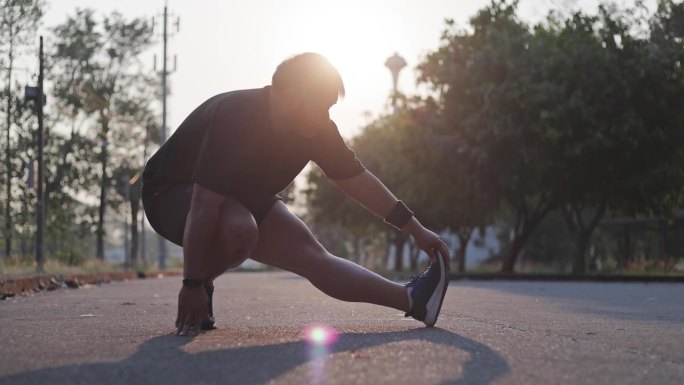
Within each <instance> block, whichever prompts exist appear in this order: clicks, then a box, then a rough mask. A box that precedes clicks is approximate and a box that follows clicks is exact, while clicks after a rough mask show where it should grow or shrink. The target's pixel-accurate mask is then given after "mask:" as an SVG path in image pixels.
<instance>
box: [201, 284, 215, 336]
mask: <svg viewBox="0 0 684 385" xmlns="http://www.w3.org/2000/svg"><path fill="white" fill-rule="evenodd" d="M204 289H205V290H206V291H207V296H208V297H209V313H208V314H207V318H205V319H203V320H202V325H201V329H202V330H213V329H216V326H215V324H216V321H215V320H214V309H213V305H212V297H213V296H214V285H213V284H212V285H211V286H205V287H204Z"/></svg>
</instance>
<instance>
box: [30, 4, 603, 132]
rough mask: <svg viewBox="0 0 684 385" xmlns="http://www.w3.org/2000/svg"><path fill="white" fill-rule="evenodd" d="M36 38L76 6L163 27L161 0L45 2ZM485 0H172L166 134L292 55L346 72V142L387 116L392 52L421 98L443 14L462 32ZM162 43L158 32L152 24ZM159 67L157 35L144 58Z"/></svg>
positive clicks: (407, 87) (539, 11) (339, 112)
mask: <svg viewBox="0 0 684 385" xmlns="http://www.w3.org/2000/svg"><path fill="white" fill-rule="evenodd" d="M48 4H49V6H48V10H47V14H46V15H45V18H44V26H43V28H42V32H43V33H45V34H46V44H50V39H49V38H47V36H49V33H47V31H48V30H49V27H52V26H55V25H57V24H60V23H62V22H64V21H65V20H66V17H67V15H71V14H73V13H74V10H75V9H76V8H77V7H80V8H92V9H95V10H96V13H98V14H101V15H104V14H108V13H110V12H112V11H115V10H116V11H119V12H121V13H122V14H123V15H124V16H126V17H127V18H133V17H145V18H150V19H152V18H153V17H154V18H156V25H157V27H160V26H161V20H162V18H161V14H162V13H163V9H164V4H165V3H164V1H163V0H155V1H152V0H118V1H111V0H107V1H105V0H48ZM487 4H489V1H486V0H471V1H457V0H345V1H339V0H338V1H329V0H287V1H284V0H252V1H224V0H194V1H189V0H169V1H168V9H169V13H170V14H172V17H171V18H170V19H169V20H170V21H175V20H176V18H180V30H179V31H178V32H175V29H174V28H170V30H172V31H174V35H173V36H172V37H171V38H170V39H169V44H168V50H169V54H170V59H169V64H170V65H171V67H173V56H174V55H175V56H177V64H178V66H177V68H176V71H175V72H173V73H172V74H171V75H170V77H169V81H170V85H171V94H170V96H169V99H168V103H169V104H168V108H169V114H168V129H167V132H169V133H171V132H173V130H174V129H175V127H176V126H177V125H178V124H180V123H181V122H182V120H183V119H184V118H185V116H187V115H188V114H189V113H190V112H191V111H192V110H193V109H194V108H195V107H196V106H197V105H199V104H200V103H201V102H203V101H204V100H206V99H208V98H209V97H211V96H212V95H215V94H217V93H220V92H225V91H229V90H236V89H244V88H257V87H262V86H265V85H268V84H270V79H271V75H272V73H273V71H274V70H275V68H276V66H277V65H278V64H279V63H280V62H281V61H282V60H283V59H285V58H287V57H289V56H292V55H294V54H297V53H301V52H307V51H313V52H319V53H321V54H323V55H324V56H326V57H327V58H328V59H329V60H330V61H331V62H332V63H333V65H335V66H336V67H337V69H338V70H339V71H340V73H341V74H342V77H343V79H344V82H345V87H346V91H347V96H346V97H345V99H343V100H341V101H340V102H339V103H338V104H337V105H335V106H334V107H333V108H332V109H331V117H332V118H333V120H335V121H336V122H337V124H338V126H339V127H340V131H341V133H342V134H343V136H345V137H347V138H349V137H351V136H352V135H354V134H355V133H358V132H359V130H360V128H361V127H362V126H363V125H364V124H365V123H366V122H368V121H369V119H370V117H373V116H377V115H378V114H380V113H383V112H385V111H386V109H387V107H388V105H387V100H388V99H387V97H388V95H389V93H390V91H391V87H392V82H391V75H390V72H389V70H388V69H387V68H386V67H385V66H384V63H385V60H386V59H387V58H388V57H389V56H391V55H392V54H394V53H395V52H398V53H399V54H400V55H401V56H402V57H404V59H405V60H406V62H407V63H408V65H407V67H406V68H405V69H404V70H403V71H402V72H401V73H400V76H399V90H400V91H402V92H404V93H407V94H415V93H416V92H418V90H419V88H417V86H416V83H415V77H416V71H415V67H416V66H417V65H418V64H419V63H420V61H421V60H422V58H424V57H425V55H426V54H427V53H429V52H430V51H432V50H434V49H436V48H437V47H438V46H439V43H440V35H441V33H442V31H443V30H444V28H445V23H444V20H445V19H447V18H450V19H453V20H455V21H456V23H457V25H460V26H465V25H466V24H467V21H468V19H469V17H471V16H472V15H474V14H475V13H476V11H477V10H478V9H481V8H482V7H484V6H485V5H487ZM597 4H598V2H597V1H589V0H522V1H521V2H520V7H519V10H520V15H521V16H522V17H523V18H524V19H526V20H529V21H537V20H540V19H542V18H543V17H544V15H545V14H546V13H547V12H548V10H549V9H551V8H554V9H556V8H559V7H563V8H566V9H567V8H583V9H585V10H589V11H595V10H596V8H597ZM157 31H158V32H159V34H160V35H159V37H161V28H157ZM153 53H154V54H156V56H157V63H158V67H159V68H160V67H161V56H162V45H161V38H159V44H157V46H156V47H155V49H154V52H150V53H149V58H146V60H147V61H148V62H149V66H150V68H152V67H153V61H154V60H153V57H152V55H153Z"/></svg>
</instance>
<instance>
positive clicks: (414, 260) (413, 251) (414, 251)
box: [409, 242, 420, 271]
mask: <svg viewBox="0 0 684 385" xmlns="http://www.w3.org/2000/svg"><path fill="white" fill-rule="evenodd" d="M409 252H410V254H409V263H410V264H411V266H410V269H411V271H418V256H419V255H420V249H419V248H418V246H416V244H415V243H413V242H410V243H409Z"/></svg>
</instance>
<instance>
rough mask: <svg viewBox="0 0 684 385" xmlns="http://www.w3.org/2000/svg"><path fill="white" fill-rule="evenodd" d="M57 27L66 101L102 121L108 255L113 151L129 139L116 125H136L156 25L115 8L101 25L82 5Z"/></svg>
mask: <svg viewBox="0 0 684 385" xmlns="http://www.w3.org/2000/svg"><path fill="white" fill-rule="evenodd" d="M55 33H56V35H57V37H58V40H59V43H58V49H57V53H56V55H57V57H58V60H62V62H63V63H64V66H65V68H67V69H68V70H70V71H69V72H67V74H70V75H67V76H66V79H65V81H64V82H63V83H62V84H63V88H62V90H64V91H67V90H72V91H73V92H68V91H67V92H61V95H62V97H63V98H64V100H65V104H66V105H67V106H69V107H70V108H71V112H72V115H77V114H81V113H82V114H84V115H85V116H86V117H87V119H88V120H89V122H90V123H91V124H92V126H94V127H97V135H96V137H95V138H93V140H95V141H96V143H97V146H98V152H97V163H98V164H99V172H98V174H99V197H100V198H99V201H100V203H99V207H98V220H97V226H96V235H97V242H96V256H97V257H98V258H100V259H102V258H104V223H105V213H106V207H107V204H108V202H109V201H108V194H107V191H108V189H109V188H110V187H111V186H112V181H111V170H110V169H109V166H110V162H112V159H111V151H112V149H114V150H116V149H117V148H120V147H121V146H125V145H127V144H129V143H120V142H114V143H112V141H113V140H115V139H116V138H115V136H116V130H118V129H121V128H122V127H127V126H129V125H130V120H129V117H130V115H131V108H132V103H133V101H132V100H133V98H136V97H139V94H136V93H135V91H136V90H137V89H136V88H132V87H133V86H134V85H135V84H139V83H140V82H141V81H142V82H146V81H149V79H148V78H146V77H145V76H144V74H143V72H142V65H141V63H140V62H139V57H140V54H142V53H143V52H144V51H145V50H146V49H147V48H148V47H149V46H150V44H151V42H152V40H151V39H152V33H151V25H150V24H149V23H148V22H147V21H145V20H143V19H133V20H130V21H128V20H125V19H124V18H123V17H122V16H121V14H119V13H116V12H115V13H113V14H111V15H109V16H106V17H104V18H103V21H102V24H101V28H98V23H97V21H96V20H95V17H94V14H93V11H92V10H77V11H76V15H75V16H73V17H69V19H68V20H67V22H65V23H64V24H62V25H60V26H58V27H57V28H55ZM131 91H133V92H131ZM143 99H144V98H143ZM148 101H149V99H148ZM133 110H135V109H133ZM119 138H120V137H119ZM138 140H139V142H137V143H139V144H140V145H139V146H137V147H136V148H138V149H142V147H141V146H142V139H140V138H139V137H138ZM113 144H116V145H113Z"/></svg>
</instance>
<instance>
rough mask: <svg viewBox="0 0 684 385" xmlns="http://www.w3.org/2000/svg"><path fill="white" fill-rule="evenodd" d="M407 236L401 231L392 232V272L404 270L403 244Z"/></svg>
mask: <svg viewBox="0 0 684 385" xmlns="http://www.w3.org/2000/svg"><path fill="white" fill-rule="evenodd" d="M407 238H408V235H406V234H404V233H403V232H401V231H398V230H395V231H394V240H393V242H392V243H393V244H394V271H402V270H403V269H404V244H405V243H406V239H407Z"/></svg>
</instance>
